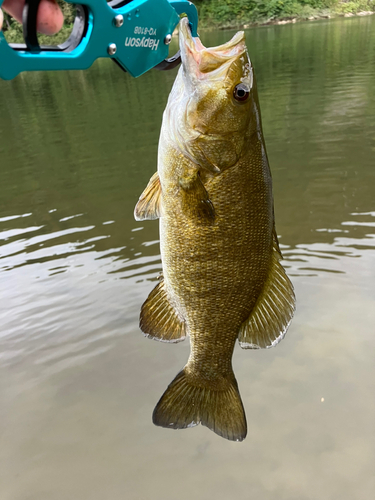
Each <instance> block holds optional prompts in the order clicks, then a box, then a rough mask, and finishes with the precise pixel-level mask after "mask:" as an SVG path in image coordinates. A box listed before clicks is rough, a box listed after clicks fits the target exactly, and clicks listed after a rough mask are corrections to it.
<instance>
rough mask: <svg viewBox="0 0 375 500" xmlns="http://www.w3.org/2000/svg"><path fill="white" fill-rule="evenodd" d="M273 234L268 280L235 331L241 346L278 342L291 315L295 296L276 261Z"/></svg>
mask: <svg viewBox="0 0 375 500" xmlns="http://www.w3.org/2000/svg"><path fill="white" fill-rule="evenodd" d="M275 235H276V233H275ZM275 235H274V241H273V252H272V264H271V269H270V273H269V275H268V279H267V281H266V284H265V286H264V288H263V291H262V293H261V295H260V296H259V298H258V301H257V303H256V304H255V307H254V309H253V310H252V312H251V314H250V316H249V318H248V319H247V320H246V321H244V323H242V325H241V328H240V332H239V334H238V340H239V343H240V346H241V347H242V348H243V349H260V348H265V347H273V346H275V345H276V344H278V343H279V342H280V340H282V339H283V338H284V336H285V334H286V332H287V330H288V326H289V324H290V322H291V320H292V317H293V314H294V310H295V300H296V299H295V295H294V290H293V285H292V283H291V282H290V280H289V278H288V276H287V275H286V272H285V269H284V268H283V266H282V265H281V264H280V258H281V253H280V249H279V245H278V242H277V237H276V238H275Z"/></svg>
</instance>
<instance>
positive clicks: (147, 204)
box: [134, 172, 161, 220]
mask: <svg viewBox="0 0 375 500" xmlns="http://www.w3.org/2000/svg"><path fill="white" fill-rule="evenodd" d="M160 216H161V185H160V179H159V175H158V173H157V172H155V174H154V175H153V176H152V177H151V179H150V181H149V183H148V184H147V186H146V189H145V190H144V191H143V193H142V194H141V196H140V198H139V200H138V203H137V204H136V206H135V209H134V218H135V220H146V219H147V220H153V219H158V218H159V217H160Z"/></svg>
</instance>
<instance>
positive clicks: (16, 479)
mask: <svg viewBox="0 0 375 500" xmlns="http://www.w3.org/2000/svg"><path fill="white" fill-rule="evenodd" d="M231 35H232V33H228V32H218V33H207V34H203V35H202V38H203V41H204V42H205V43H206V44H207V45H216V44H219V43H223V42H224V41H226V40H227V39H228V38H229V37H230V36H231ZM247 40H248V46H249V50H250V54H251V57H252V59H253V62H254V65H255V68H256V71H257V77H258V87H259V95H260V100H261V106H262V114H263V122H264V132H265V137H266V141H267V146H268V153H269V157H270V164H271V168H272V172H273V179H274V191H275V211H276V222H277V231H278V234H279V237H280V243H281V247H282V251H283V254H284V258H285V261H284V263H285V267H286V269H287V271H288V273H289V275H290V276H291V277H292V280H293V282H294V284H295V287H296V293H297V299H298V304H297V306H298V309H297V314H296V317H295V319H294V321H293V323H292V325H291V327H290V330H289V332H288V334H287V337H286V339H285V340H284V341H283V342H282V343H281V344H280V345H279V346H277V348H275V349H271V350H267V351H260V352H256V353H253V352H251V353H249V352H245V351H242V350H241V349H236V352H235V355H234V364H235V371H236V374H237V376H238V382H239V385H240V387H241V389H242V397H243V401H244V405H245V407H246V412H247V415H248V426H249V435H248V438H247V440H246V441H245V442H244V443H242V444H237V443H228V442H226V441H224V440H221V439H220V438H218V437H217V436H215V435H214V434H213V433H210V432H209V431H208V430H207V429H204V428H200V427H198V428H195V429H190V430H189V431H181V432H172V431H170V430H164V429H159V428H156V427H153V425H152V423H151V413H152V409H153V407H154V405H155V403H156V402H157V400H158V398H159V396H160V394H161V393H162V391H163V390H164V389H165V386H166V385H167V384H168V383H169V382H170V380H171V379H172V378H173V377H174V376H175V374H176V373H177V372H178V371H179V370H180V369H181V367H182V366H183V365H184V363H185V362H186V359H187V356H188V352H189V346H188V343H187V342H183V343H181V344H178V345H166V344H160V343H157V342H151V341H149V340H147V339H145V338H144V337H143V336H142V334H141V333H140V331H139V329H138V315H139V309H140V306H141V304H142V302H143V301H144V299H145V297H146V296H147V294H148V293H149V291H150V290H151V289H152V288H153V286H154V285H153V283H151V281H153V280H156V277H157V275H158V273H159V271H160V269H161V264H160V256H159V245H158V224H157V223H156V222H147V224H146V223H143V222H142V223H137V222H135V221H134V219H133V209H134V205H135V203H136V201H137V199H138V196H139V194H140V193H141V192H142V190H143V188H144V187H145V185H146V183H147V181H148V179H149V178H150V176H151V175H152V174H153V173H154V171H155V169H156V154H157V141H158V134H159V128H160V123H161V116H162V111H163V109H164V106H165V103H166V100H167V97H168V92H169V89H170V87H171V85H172V82H173V79H174V77H175V72H166V73H159V72H150V73H148V74H147V75H144V76H143V77H142V78H140V79H139V80H134V79H131V78H130V77H128V76H126V75H124V74H123V73H121V72H120V71H118V69H117V68H116V67H115V65H110V64H109V61H104V62H99V63H97V64H95V65H94V67H93V68H92V69H90V70H89V71H87V72H82V73H80V72H65V73H45V74H38V73H35V74H26V75H20V76H19V77H18V78H17V79H15V80H14V81H12V82H0V110H1V113H0V158H1V165H0V171H1V180H2V182H1V184H0V191H1V196H0V298H1V302H0V303H1V307H0V321H1V325H2V328H1V332H0V370H1V376H0V401H1V404H0V422H1V424H0V432H1V433H0V435H1V438H0V439H1V447H0V450H1V451H0V457H1V464H2V465H1V467H0V485H1V486H0V493H1V495H0V496H1V499H2V500H3V499H4V500H21V499H22V500H25V499H36V498H37V499H38V500H44V499H45V500H55V499H56V500H60V499H61V500H66V499H67V498H80V499H90V500H96V499H98V500H99V499H100V500H102V499H103V498H110V499H111V500H112V499H120V498H121V499H122V498H129V499H132V500H133V499H134V500H135V499H138V498H142V499H144V498H155V499H159V498H160V499H163V500H172V499H173V500H174V499H175V498H180V499H182V500H184V499H187V498H191V496H192V495H194V496H195V497H196V498H199V499H204V500H205V499H212V498H217V499H227V498H231V497H236V498H238V499H244V500H245V499H248V498H250V497H252V498H253V497H254V498H257V499H259V500H271V499H272V500H274V499H275V498H278V499H280V500H292V499H296V500H307V499H310V498H314V499H315V498H319V499H322V500H331V499H336V498H341V499H343V500H346V499H347V500H352V499H353V498H356V499H359V500H362V499H363V500H368V499H369V498H373V497H374V493H375V487H374V483H373V479H372V478H373V464H374V463H375V462H374V459H375V457H374V451H373V450H374V444H375V428H374V421H375V408H374V398H373V394H374V389H375V387H374V380H375V372H374V365H373V352H374V337H373V333H374V319H375V317H374V310H375V307H374V306H375V286H374V278H375V212H374V204H375V201H374V185H375V169H374V153H375V88H374V85H373V81H374V78H375V57H374V56H375V16H374V18H373V19H372V18H363V19H350V20H338V21H333V22H319V23H305V24H297V25H293V26H285V27H278V26H272V27H266V28H261V29H254V30H249V31H248V32H247ZM182 470H184V471H185V472H186V474H184V475H182V474H181V471H182ZM145 473H146V475H145Z"/></svg>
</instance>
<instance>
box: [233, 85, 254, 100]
mask: <svg viewBox="0 0 375 500" xmlns="http://www.w3.org/2000/svg"><path fill="white" fill-rule="evenodd" d="M249 95H250V89H249V87H248V86H247V85H245V84H244V83H239V84H238V85H236V86H235V87H234V90H233V97H234V98H235V99H236V101H238V102H245V101H247V99H248V97H249Z"/></svg>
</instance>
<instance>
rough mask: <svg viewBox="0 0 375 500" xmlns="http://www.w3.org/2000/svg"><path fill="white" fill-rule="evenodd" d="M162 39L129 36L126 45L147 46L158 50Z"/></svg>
mask: <svg viewBox="0 0 375 500" xmlns="http://www.w3.org/2000/svg"><path fill="white" fill-rule="evenodd" d="M159 42H160V40H156V39H155V38H146V37H145V36H144V37H142V38H134V37H129V36H127V37H126V39H125V47H146V48H148V49H151V50H157V49H158V45H159Z"/></svg>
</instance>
